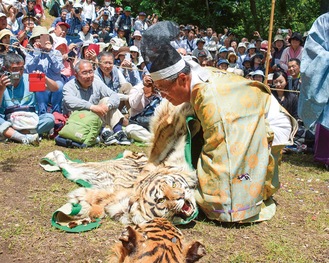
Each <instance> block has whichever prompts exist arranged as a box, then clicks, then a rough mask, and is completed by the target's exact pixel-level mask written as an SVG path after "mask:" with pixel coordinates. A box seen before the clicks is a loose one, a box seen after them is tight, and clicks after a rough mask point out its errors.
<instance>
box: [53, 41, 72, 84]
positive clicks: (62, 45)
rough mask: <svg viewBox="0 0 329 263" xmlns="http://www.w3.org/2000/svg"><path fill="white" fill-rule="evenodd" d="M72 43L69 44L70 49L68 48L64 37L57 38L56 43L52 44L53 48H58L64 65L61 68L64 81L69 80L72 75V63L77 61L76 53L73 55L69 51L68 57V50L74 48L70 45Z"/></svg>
mask: <svg viewBox="0 0 329 263" xmlns="http://www.w3.org/2000/svg"><path fill="white" fill-rule="evenodd" d="M72 45H75V44H73V43H72V44H71V45H70V46H71V50H70V48H69V47H68V46H67V44H66V41H65V39H61V40H59V41H58V42H57V43H56V45H54V49H56V50H58V51H59V52H61V54H62V59H63V65H64V67H63V69H62V70H61V74H62V75H63V76H65V77H66V78H65V81H64V82H66V81H67V80H69V79H70V78H71V77H72V76H73V75H74V69H73V65H74V64H75V63H76V61H77V54H75V56H72V54H73V53H72V52H71V53H70V57H69V52H70V51H72V50H73V49H74V48H75V46H72ZM73 52H74V51H73Z"/></svg>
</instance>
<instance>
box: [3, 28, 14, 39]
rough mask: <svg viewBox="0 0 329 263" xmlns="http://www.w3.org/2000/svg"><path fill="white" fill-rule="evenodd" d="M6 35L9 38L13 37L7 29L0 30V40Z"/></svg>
mask: <svg viewBox="0 0 329 263" xmlns="http://www.w3.org/2000/svg"><path fill="white" fill-rule="evenodd" d="M7 35H9V36H11V37H13V36H14V34H13V33H12V32H11V31H10V30H9V29H2V30H0V39H2V38H3V37H4V36H7Z"/></svg>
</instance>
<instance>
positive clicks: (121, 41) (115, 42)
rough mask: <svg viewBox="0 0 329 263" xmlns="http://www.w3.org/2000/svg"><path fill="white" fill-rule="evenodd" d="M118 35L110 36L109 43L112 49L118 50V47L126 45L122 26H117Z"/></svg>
mask: <svg viewBox="0 0 329 263" xmlns="http://www.w3.org/2000/svg"><path fill="white" fill-rule="evenodd" d="M117 33H118V35H117V36H115V37H113V38H111V40H110V43H111V45H112V47H113V49H114V50H119V48H120V47H127V46H128V44H127V40H126V38H125V31H124V29H123V28H119V29H118V31H117Z"/></svg>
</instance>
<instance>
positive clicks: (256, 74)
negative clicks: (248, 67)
mask: <svg viewBox="0 0 329 263" xmlns="http://www.w3.org/2000/svg"><path fill="white" fill-rule="evenodd" d="M251 76H252V79H253V80H256V81H259V82H262V83H264V80H265V75H264V72H263V71H262V70H259V69H258V70H255V71H253V73H252V74H251Z"/></svg>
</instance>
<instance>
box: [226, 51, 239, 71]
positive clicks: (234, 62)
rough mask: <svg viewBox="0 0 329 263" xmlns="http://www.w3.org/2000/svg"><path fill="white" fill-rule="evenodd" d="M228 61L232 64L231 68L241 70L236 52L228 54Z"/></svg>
mask: <svg viewBox="0 0 329 263" xmlns="http://www.w3.org/2000/svg"><path fill="white" fill-rule="evenodd" d="M227 60H228V62H229V63H230V64H229V65H228V67H229V68H239V65H238V63H237V60H238V56H237V55H236V54H235V53H234V52H231V53H230V54H228V56H227Z"/></svg>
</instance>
